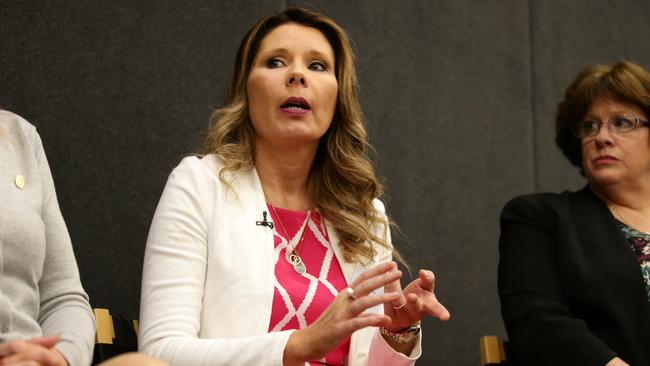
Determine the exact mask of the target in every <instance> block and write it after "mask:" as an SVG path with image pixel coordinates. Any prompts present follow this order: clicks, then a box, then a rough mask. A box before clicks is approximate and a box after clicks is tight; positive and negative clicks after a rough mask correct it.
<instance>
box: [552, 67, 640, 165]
mask: <svg viewBox="0 0 650 366" xmlns="http://www.w3.org/2000/svg"><path fill="white" fill-rule="evenodd" d="M601 97H603V98H607V99H611V100H613V101H617V102H622V103H629V104H633V105H635V106H637V107H639V108H640V109H642V110H643V111H644V112H645V113H646V115H648V116H650V74H649V73H648V72H647V71H646V70H645V69H644V68H643V67H641V66H639V65H637V64H635V63H632V62H629V61H620V62H617V63H615V64H613V65H592V66H589V67H587V68H586V69H584V70H582V71H581V72H580V73H579V74H578V76H576V78H575V80H573V82H572V83H571V85H569V87H568V88H567V89H566V91H565V93H564V100H562V101H561V102H560V103H559V104H558V106H557V113H556V115H555V143H556V144H557V146H558V147H559V148H560V150H562V153H563V154H564V156H565V157H566V158H567V159H569V161H570V162H571V164H573V165H575V166H577V167H580V168H582V148H581V143H580V139H579V138H578V137H576V136H575V135H574V134H573V128H574V126H575V124H576V123H578V122H580V121H581V120H582V119H583V118H584V116H585V114H586V113H587V111H588V110H589V107H590V106H591V104H592V103H593V102H594V101H595V100H596V99H597V98H601Z"/></svg>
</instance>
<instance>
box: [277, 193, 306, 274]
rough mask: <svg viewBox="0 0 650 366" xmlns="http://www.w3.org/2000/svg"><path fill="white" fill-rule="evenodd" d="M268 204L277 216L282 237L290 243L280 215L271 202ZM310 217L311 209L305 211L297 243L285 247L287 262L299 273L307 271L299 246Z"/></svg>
mask: <svg viewBox="0 0 650 366" xmlns="http://www.w3.org/2000/svg"><path fill="white" fill-rule="evenodd" d="M269 206H271V210H273V213H274V214H275V217H277V219H278V223H279V224H280V228H282V232H283V233H284V237H285V238H286V239H287V242H288V243H291V238H290V237H289V234H288V233H287V229H285V228H284V224H283V223H282V220H281V219H280V215H278V211H276V210H275V206H273V205H272V204H269ZM310 219H311V210H309V211H307V219H306V220H305V222H304V223H303V224H302V230H301V231H300V239H298V244H297V245H296V246H295V247H291V246H288V247H287V249H286V253H287V255H286V259H287V262H289V263H290V264H291V265H292V266H293V269H294V270H295V271H296V272H298V273H299V274H303V273H305V272H306V271H307V267H306V266H305V263H304V262H303V261H302V258H301V257H300V253H299V250H300V247H301V246H302V242H303V241H304V240H305V231H307V226H309V220H310ZM289 249H291V250H289Z"/></svg>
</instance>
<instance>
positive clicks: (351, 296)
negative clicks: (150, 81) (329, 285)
mask: <svg viewBox="0 0 650 366" xmlns="http://www.w3.org/2000/svg"><path fill="white" fill-rule="evenodd" d="M344 291H345V294H346V295H347V296H348V299H350V300H356V299H357V297H356V296H354V290H353V289H352V287H346V288H345V290H344Z"/></svg>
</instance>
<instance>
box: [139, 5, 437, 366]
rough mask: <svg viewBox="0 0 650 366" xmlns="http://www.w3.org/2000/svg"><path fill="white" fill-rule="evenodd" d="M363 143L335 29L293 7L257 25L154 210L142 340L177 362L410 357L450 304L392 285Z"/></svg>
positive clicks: (424, 289) (425, 279) (413, 286)
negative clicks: (199, 149)
mask: <svg viewBox="0 0 650 366" xmlns="http://www.w3.org/2000/svg"><path fill="white" fill-rule="evenodd" d="M368 148H369V147H368V143H367V136H366V132H365V128H364V126H363V118H362V114H361V109H360V106H359V102H358V96H357V81H356V73H355V67H354V60H353V54H352V51H351V47H350V44H349V40H348V38H347V36H346V34H345V32H344V31H343V30H342V29H341V28H340V27H339V26H338V25H337V24H336V23H335V22H334V21H333V20H332V19H330V18H328V17H326V16H324V15H322V14H318V13H316V12H312V11H307V10H303V9H295V8H291V9H287V10H285V11H283V12H281V13H279V14H277V15H274V16H271V17H264V18H262V19H261V20H259V21H258V22H257V23H256V24H255V25H254V26H253V28H252V29H251V30H250V31H249V32H248V34H247V35H246V36H245V37H244V39H243V41H242V43H241V45H240V48H239V51H238V53H237V59H236V62H235V67H234V70H233V73H232V75H231V78H230V81H229V84H228V87H227V90H226V100H225V106H224V107H223V108H221V109H219V110H218V111H217V112H216V113H215V116H214V118H213V124H212V127H211V129H210V131H209V137H208V139H207V144H206V151H205V154H203V155H202V156H201V157H188V158H185V159H183V161H182V162H181V163H180V164H179V166H178V167H176V169H175V170H174V171H173V172H172V174H171V176H170V177H169V180H168V182H167V186H166V187H165V190H164V192H163V195H162V198H161V200H160V203H159V205H158V208H157V210H156V214H155V216H154V219H153V223H152V226H151V230H150V233H149V238H148V240H147V248H146V252H145V262H144V272H143V279H142V301H141V313H140V320H141V323H140V324H141V328H140V339H139V342H140V347H141V349H142V350H143V351H145V352H147V353H149V354H152V355H156V356H158V357H161V358H162V359H165V360H167V361H169V362H170V363H172V364H174V365H231V366H237V365H253V364H254V365H285V366H289V365H303V364H305V363H309V364H310V365H342V364H347V365H411V364H413V363H414V362H415V360H416V359H417V358H418V357H419V355H420V354H421V334H420V325H419V323H420V320H421V319H422V318H423V317H425V316H428V315H431V316H435V317H438V318H440V319H442V320H447V319H448V318H449V313H448V311H447V310H446V309H445V308H444V307H443V306H442V305H441V304H440V303H439V302H438V301H437V299H436V297H435V295H434V293H433V290H434V276H433V273H431V272H430V271H426V270H421V271H420V272H419V278H418V279H416V280H415V281H413V282H411V283H410V284H409V285H408V286H406V288H405V289H404V290H402V288H401V286H400V282H399V280H400V278H401V275H402V273H401V271H399V270H398V268H397V265H396V264H395V263H394V262H393V261H392V259H391V258H392V257H393V256H394V255H395V256H396V253H395V252H394V250H393V247H392V245H391V243H390V234H389V220H388V218H387V216H386V214H385V213H384V207H383V205H382V203H381V202H380V201H379V200H378V199H377V198H378V197H379V196H380V195H381V185H380V184H379V182H378V180H377V177H376V176H375V173H374V169H373V166H372V164H371V163H370V161H369V159H368V158H367V156H366V151H367V150H368ZM398 258H399V257H398Z"/></svg>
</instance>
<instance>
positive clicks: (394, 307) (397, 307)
mask: <svg viewBox="0 0 650 366" xmlns="http://www.w3.org/2000/svg"><path fill="white" fill-rule="evenodd" d="M406 303H407V301H406V300H404V303H403V304H402V305H400V306H393V309H395V310H399V309H401V308H403V307H405V306H406Z"/></svg>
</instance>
